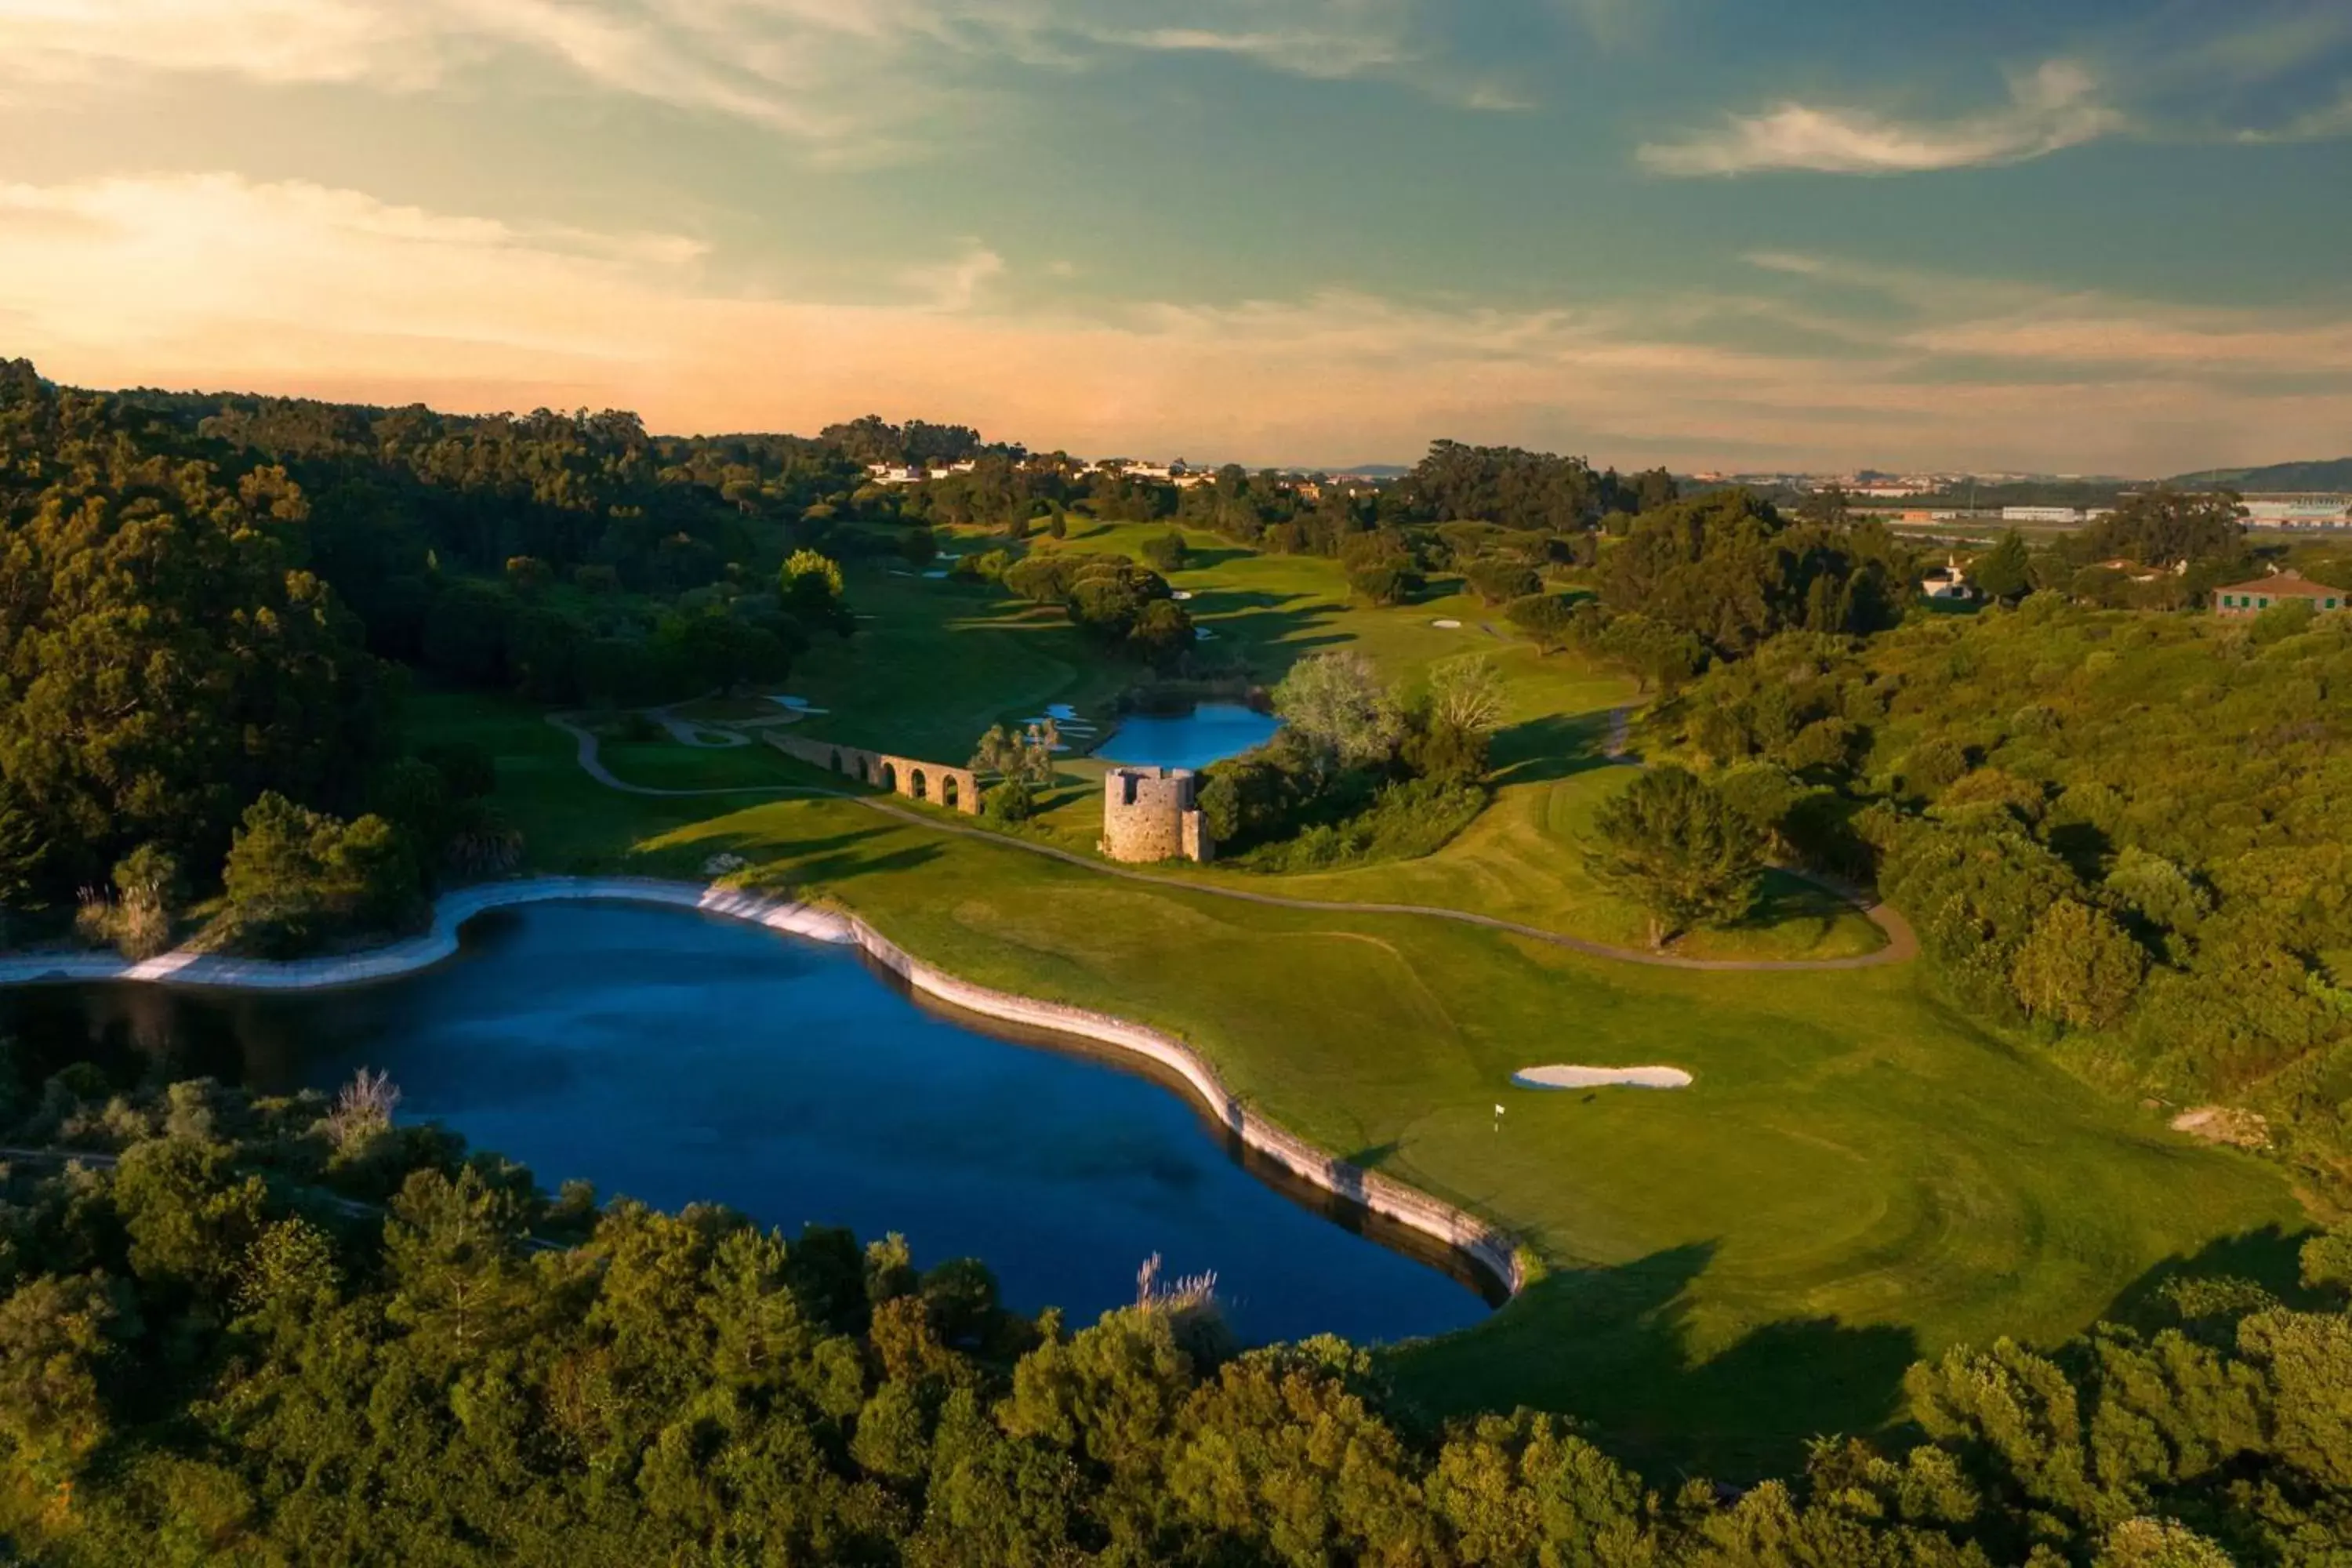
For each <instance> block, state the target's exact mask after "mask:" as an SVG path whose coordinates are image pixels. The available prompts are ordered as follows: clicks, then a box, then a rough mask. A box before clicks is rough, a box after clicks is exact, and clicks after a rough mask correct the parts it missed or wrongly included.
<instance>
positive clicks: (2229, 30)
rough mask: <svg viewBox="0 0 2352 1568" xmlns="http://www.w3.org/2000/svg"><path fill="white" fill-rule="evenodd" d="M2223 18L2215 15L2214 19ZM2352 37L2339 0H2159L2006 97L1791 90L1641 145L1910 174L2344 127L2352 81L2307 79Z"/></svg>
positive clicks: (1755, 169) (2349, 122)
mask: <svg viewBox="0 0 2352 1568" xmlns="http://www.w3.org/2000/svg"><path fill="white" fill-rule="evenodd" d="M2216 16H2218V17H2219V18H2220V19H2219V20H2218V21H2217V20H2215V19H2214V18H2215V17H2216ZM2347 46H2352V6H2347V5H2345V4H2343V0H2239V3H2237V4H2233V5H2231V6H2229V7H2227V8H2225V9H2220V10H2217V11H2216V12H2214V13H2211V14H2207V13H2201V12H2200V11H2198V10H2197V9H2195V8H2190V7H2182V6H2165V7H2158V8H2157V9H2156V10H2155V11H2153V12H2152V13H2150V14H2147V15H2146V16H2142V17H2141V18H2140V19H2139V20H2138V21H2137V22H2136V23H2134V24H2131V25H2129V26H2121V27H2116V28H2110V29H2108V30H2105V31H2104V32H2100V33H2096V34H2092V35H2086V36H2084V37H2080V38H2078V39H2076V40H2074V46H2073V47H2069V48H2068V50H2067V52H2065V53H2064V54H2063V55H2060V56H2057V57H2055V58H2049V59H2046V60H2044V61H2043V62H2042V64H2041V65H2040V66H2039V67H2038V68H2034V69H2032V70H2030V71H2024V72H2021V73H2014V74H2012V75H2011V78H2010V80H2009V90H2008V95H2007V99H2006V101H2004V102H2001V103H1999V104H1996V105H1993V106H1990V107H1987V108H1982V109H1978V110H1970V111H1968V112H1963V113H1958V114H1947V115H1942V116H1936V115H1923V114H1916V113H1904V112H1899V111H1898V110H1895V109H1894V108H1893V107H1890V106H1889V105H1887V104H1886V103H1885V102H1883V101H1882V102H1880V103H1875V104H1874V103H1871V102H1869V101H1866V100H1862V99H1855V100H1848V101H1844V102H1839V101H1834V100H1829V101H1822V100H1812V99H1810V98H1790V99H1786V100H1781V101H1780V102H1778V103H1774V104H1771V105H1769V106H1768V107H1766V108H1764V109H1762V110H1758V111H1756V112H1753V113H1745V114H1738V113H1735V114H1731V115H1727V116H1726V117H1724V119H1723V120H1722V121H1720V122H1719V123H1717V125H1715V126H1713V127H1711V128H1707V129H1704V130H1698V131H1694V132H1687V133H1685V134H1683V135H1680V136H1677V137H1674V138H1670V139H1665V140H1659V141H1653V142H1646V143H1644V144H1643V145H1642V146H1641V147H1640V148H1639V149H1638V150H1637V152H1636V157H1637V159H1638V160H1639V162H1640V163H1642V164H1643V167H1645V168H1648V169H1650V170H1652V171H1653V172H1654V173H1657V174H1667V175H1675V176H1684V177H1689V176H1700V175H1709V174H1715V175H1732V174H1756V173H1763V172H1769V171H1789V170H1803V171H1811V172H1815V173H1822V174H1918V173H1927V172H1932V171H1936V170H1943V169H1963V168H1975V167H1981V166H1985V165H1992V164H2001V163H2023V162H2025V161H2027V160H2029V159H2033V158H2040V157H2044V156H2047V155H2048V154H2050V153H2057V152H2061V151H2063V150H2064V149H2066V148H2069V147H2076V146H2080V145H2082V144H2084V142H2095V141H2098V140H2100V139H2101V138H2104V137H2108V136H2115V135H2118V134H2125V133H2129V134H2135V135H2138V136H2143V137H2147V138H2151V139H2158V140H2175V141H2183V142H2212V141H2239V142H2273V141H2313V140H2321V139H2325V138H2329V137H2335V136H2341V135H2352V84H2340V85H2336V86H2334V90H2335V91H2336V93H2337V94H2338V97H2337V99H2336V100H2334V101H2328V102H2322V103H2320V104H2318V105H2317V106H2313V104H2312V87H2313V82H2312V80H2311V75H2312V72H2313V69H2314V68H2315V67H2320V68H2325V65H2326V62H2327V61H2329V60H2331V59H2338V60H2340V59H2341V57H2342V55H2343V53H2344V51H2345V49H2346V48H2347Z"/></svg>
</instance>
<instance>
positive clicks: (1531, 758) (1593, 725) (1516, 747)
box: [1493, 713, 1612, 784]
mask: <svg viewBox="0 0 2352 1568" xmlns="http://www.w3.org/2000/svg"><path fill="white" fill-rule="evenodd" d="M1493 765H1494V773H1495V782H1496V784H1553V783H1557V782H1558V781H1559V780H1561V779H1564V778H1570V777H1573V776H1574V775H1576V774H1578V773H1591V771H1592V770H1593V769H1595V768H1605V767H1608V766H1610V765H1612V764H1611V762H1610V757H1609V715H1608V714H1606V713H1553V714H1548V715H1546V716H1545V717H1543V718H1540V719H1530V720H1528V721H1527V722H1526V723H1524V724H1514V725H1512V726H1511V727H1510V728H1509V729H1507V730H1505V731H1502V732H1501V733H1500V734H1498V735H1496V737H1495V748H1494V764H1493Z"/></svg>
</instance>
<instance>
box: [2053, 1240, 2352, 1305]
mask: <svg viewBox="0 0 2352 1568" xmlns="http://www.w3.org/2000/svg"><path fill="white" fill-rule="evenodd" d="M2316 1234H2317V1232H2316V1231H2315V1230H2313V1229H2311V1228H2309V1227H2305V1228H2303V1229H2300V1230H2294V1231H2289V1230H2286V1229H2284V1228H2283V1227H2281V1226H2276V1225H2268V1226H2263V1228H2262V1229H2260V1230H2250V1231H2244V1232H2242V1233H2240V1234H2239V1235H2236V1236H2225V1237H2219V1238H2218V1239H2216V1240H2213V1241H2209V1242H2207V1243H2206V1244H2205V1245H2204V1246H2203V1247H2199V1248H2198V1249H2197V1251H2196V1252H2194V1253H2193V1254H2191V1255H2190V1256H2189V1257H2187V1258H2166V1259H2165V1260H2164V1261H2163V1262H2161V1263H2159V1264H2158V1265H2157V1266H2156V1267H2155V1268H2151V1269H2149V1270H2148V1271H2147V1273H2145V1274H2143V1275H2141V1276H2140V1277H2139V1278H2138V1279H2135V1280H2133V1281H2132V1282H2131V1283H2130V1284H2129V1285H2127V1286H2126V1287H2125V1288H2124V1289H2122V1290H2121V1291H2120V1292H2118V1293H2117V1294H2116V1299H2115V1300H2114V1301H2113V1302H2111V1303H2109V1304H2108V1307H2107V1310H2105V1311H2104V1312H2102V1313H2100V1314H2099V1315H2100V1316H2101V1317H2103V1318H2105V1319H2107V1320H2109V1321H2113V1322H2118V1323H2129V1324H2131V1325H2132V1326H2133V1327H2134V1328H2138V1329H2149V1330H2153V1329H2161V1328H2168V1327H2170V1326H2172V1325H2174V1324H2176V1323H2178V1322H2179V1321H2180V1320H2181V1317H2182V1315H2183V1314H2182V1310H2181V1306H2180V1304H2179V1298H2178V1297H2177V1296H2176V1294H2175V1293H2176V1291H2177V1290H2178V1289H2179V1287H2180V1286H2182V1285H2184V1284H2186V1283H2188V1282H2189V1281H2190V1280H2205V1281H2223V1280H2242V1281H2245V1282H2246V1283H2249V1284H2252V1285H2255V1286H2259V1287H2260V1288H2261V1289H2263V1290H2265V1291H2268V1292H2269V1293H2270V1294H2271V1295H2273V1296H2275V1297H2277V1298H2278V1299H2279V1300H2281V1301H2283V1302H2284V1303H2285V1304H2286V1305H2288V1306H2290V1307H2294V1308H2298V1309H2301V1310H2312V1309H2314V1308H2317V1307H2321V1306H2324V1305H2326V1303H2327V1301H2328V1298H2326V1297H2325V1296H2322V1295H2319V1294H2317V1293H2315V1292H2312V1291H2307V1290H2305V1289H2304V1288H2303V1265H2302V1258H2301V1254H2302V1251H2303V1244H2304V1243H2305V1242H2306V1241H2308V1240H2310V1239H2311V1238H2312V1237H2313V1236H2315V1235H2316Z"/></svg>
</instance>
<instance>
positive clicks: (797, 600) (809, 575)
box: [777, 529, 932, 636]
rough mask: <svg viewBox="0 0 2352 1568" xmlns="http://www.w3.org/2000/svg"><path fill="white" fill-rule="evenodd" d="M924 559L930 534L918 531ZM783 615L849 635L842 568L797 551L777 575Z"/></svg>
mask: <svg viewBox="0 0 2352 1568" xmlns="http://www.w3.org/2000/svg"><path fill="white" fill-rule="evenodd" d="M922 534H923V540H924V545H925V548H924V551H923V559H924V560H925V561H929V559H930V558H931V553H932V549H931V546H930V542H929V541H930V531H929V529H924V530H922ZM777 589H778V593H779V595H780V596H781V597H782V602H783V606H784V609H785V612H786V613H787V614H789V615H791V616H795V617H796V618H798V619H799V620H800V621H801V622H802V623H803V625H805V626H809V627H811V628H813V629H814V628H818V627H824V626H831V627H833V628H834V629H835V630H836V631H838V632H840V633H842V634H843V635H844V636H846V635H848V632H849V630H850V628H851V626H853V625H854V623H853V622H852V620H851V618H850V616H849V611H848V606H847V605H846V603H845V597H844V595H843V590H842V581H841V565H840V563H838V562H836V561H835V560H834V559H833V558H832V557H830V556H827V555H822V554H819V553H818V552H815V551H814V550H796V551H794V552H793V556H792V559H791V560H789V561H787V562H785V563H784V567H783V571H782V573H780V574H778V576H777Z"/></svg>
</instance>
